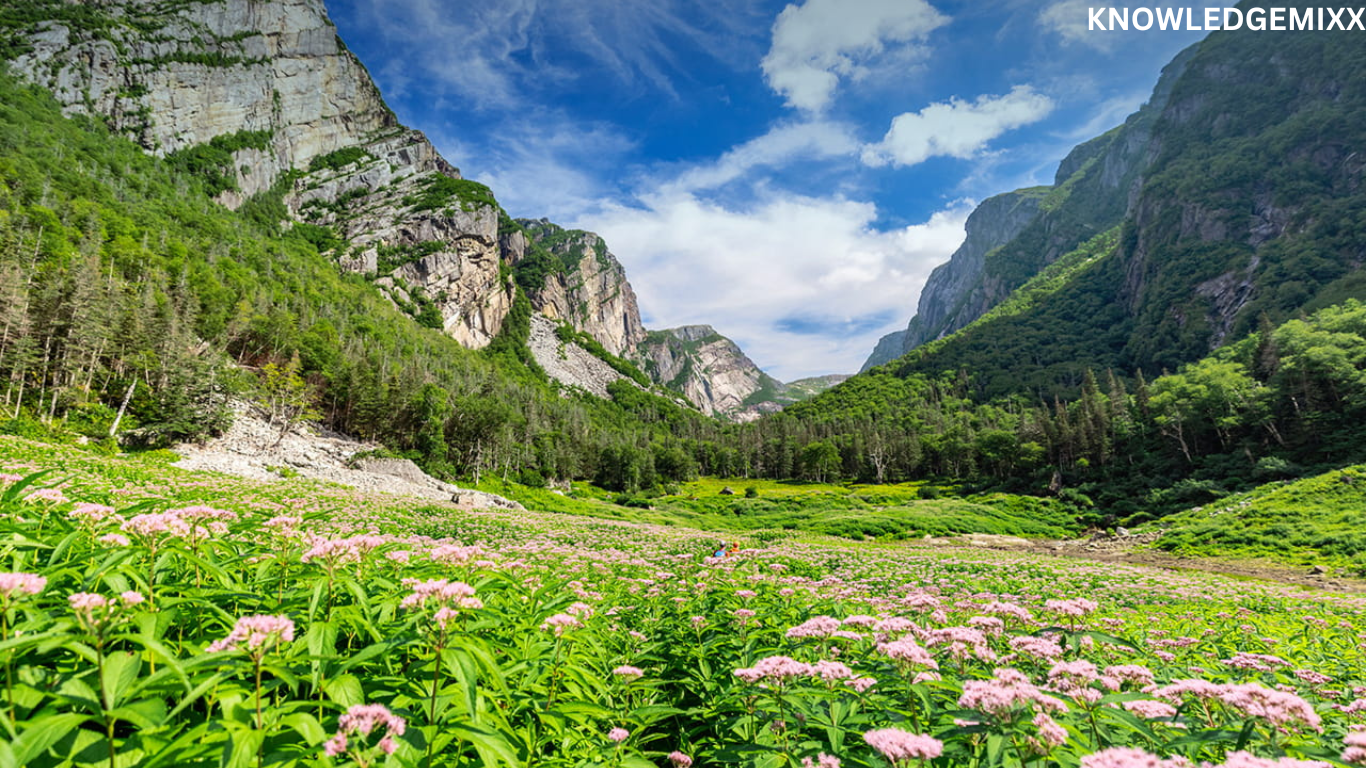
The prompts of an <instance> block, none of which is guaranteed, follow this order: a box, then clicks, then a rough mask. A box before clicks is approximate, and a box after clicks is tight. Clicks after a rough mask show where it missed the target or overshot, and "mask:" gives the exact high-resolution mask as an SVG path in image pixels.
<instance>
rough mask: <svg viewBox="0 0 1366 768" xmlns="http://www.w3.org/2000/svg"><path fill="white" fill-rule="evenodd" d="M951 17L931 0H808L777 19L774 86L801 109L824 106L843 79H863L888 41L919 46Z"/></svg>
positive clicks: (770, 77) (771, 56)
mask: <svg viewBox="0 0 1366 768" xmlns="http://www.w3.org/2000/svg"><path fill="white" fill-rule="evenodd" d="M946 23H948V17H946V16H944V15H943V14H941V13H940V12H939V11H937V10H935V9H934V7H933V6H931V5H930V4H929V3H928V2H926V1H925V0H806V2H805V3H804V4H802V5H789V6H787V8H785V9H783V12H782V13H780V14H779V15H778V19H777V21H776V22H774V24H773V42H772V46H771V47H770V48H769V51H768V55H766V56H765V57H764V60H763V70H764V77H765V78H766V79H767V81H768V84H769V87H771V88H772V89H773V90H774V91H776V92H777V93H779V94H781V95H783V96H784V97H786V98H787V102H788V104H790V105H791V106H793V107H796V108H798V109H803V110H809V111H817V110H820V109H823V108H824V107H825V106H826V105H827V104H828V103H829V102H830V100H831V98H832V97H833V96H834V93H835V89H836V88H837V87H838V85H839V83H840V79H841V78H847V79H853V80H857V79H858V78H860V77H862V76H863V75H865V74H866V73H867V71H868V70H867V68H866V66H865V65H866V63H867V61H868V60H869V59H871V58H872V57H874V56H876V55H878V54H880V53H882V52H883V51H884V50H886V49H887V47H888V46H896V47H899V48H903V49H912V50H914V49H915V48H916V47H917V46H918V45H919V44H921V43H923V42H924V41H925V39H926V38H927V37H928V36H929V34H930V33H931V32H933V31H934V30H936V29H938V28H939V27H941V26H943V25H944V24H946Z"/></svg>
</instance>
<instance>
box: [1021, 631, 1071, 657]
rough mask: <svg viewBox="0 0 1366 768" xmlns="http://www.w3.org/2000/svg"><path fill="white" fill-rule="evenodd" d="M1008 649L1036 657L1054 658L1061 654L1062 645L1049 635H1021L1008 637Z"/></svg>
mask: <svg viewBox="0 0 1366 768" xmlns="http://www.w3.org/2000/svg"><path fill="white" fill-rule="evenodd" d="M1010 649H1011V650H1013V651H1016V652H1018V653H1023V654H1025V655H1026V656H1033V657H1034V658H1036V659H1056V658H1058V657H1059V656H1062V646H1060V645H1058V642H1057V641H1056V640H1054V639H1052V638H1049V637H1035V636H1033V635H1021V636H1020V637H1012V638H1010Z"/></svg>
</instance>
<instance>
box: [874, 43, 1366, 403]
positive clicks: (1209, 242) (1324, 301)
mask: <svg viewBox="0 0 1366 768" xmlns="http://www.w3.org/2000/svg"><path fill="white" fill-rule="evenodd" d="M1183 58H1184V59H1185V60H1186V61H1187V62H1188V63H1187V64H1186V65H1185V66H1184V67H1183V68H1182V70H1183V71H1182V73H1181V75H1180V76H1179V77H1177V78H1175V80H1174V82H1172V83H1171V90H1170V95H1169V97H1168V99H1167V100H1166V106H1165V107H1164V108H1163V109H1162V110H1161V112H1160V114H1158V115H1156V116H1155V117H1154V118H1153V120H1152V130H1151V137H1150V138H1149V139H1148V141H1147V148H1146V149H1145V150H1144V155H1145V156H1147V157H1148V158H1150V159H1149V160H1148V161H1147V163H1146V166H1147V167H1146V170H1145V171H1144V173H1143V175H1142V176H1141V178H1140V180H1139V183H1138V185H1137V186H1136V187H1135V190H1134V193H1133V194H1132V196H1131V199H1130V202H1129V204H1128V206H1127V215H1126V217H1125V219H1124V226H1123V230H1122V233H1121V236H1120V237H1119V239H1118V241H1117V243H1116V245H1115V247H1114V249H1113V255H1111V256H1108V257H1105V258H1101V259H1097V260H1095V261H1094V263H1093V264H1091V265H1090V266H1089V267H1088V268H1087V269H1084V270H1078V271H1076V272H1075V273H1074V274H1073V275H1072V279H1071V280H1070V281H1069V282H1068V283H1067V284H1066V285H1063V286H1062V287H1060V288H1059V289H1058V290H1056V291H1055V292H1054V294H1053V295H1052V296H1051V297H1050V298H1049V299H1048V300H1046V301H1041V302H1036V303H1035V304H1034V306H1032V307H1031V308H1030V309H1028V310H1027V311H1024V312H1022V313H1018V314H1015V315H1013V316H1011V317H1003V318H999V319H997V320H995V321H994V322H991V323H988V324H983V325H978V326H975V327H973V328H971V329H969V331H968V332H965V333H962V334H960V335H959V336H956V337H953V338H950V339H946V340H945V343H943V344H941V345H938V346H936V348H935V349H933V350H925V351H924V352H923V353H921V354H916V353H912V354H911V355H910V356H908V357H907V358H906V359H905V360H903V361H900V362H898V363H896V364H895V368H894V369H895V370H897V371H898V372H900V373H902V374H903V375H904V374H909V373H913V372H937V371H941V370H946V369H954V370H956V369H959V368H967V369H969V370H985V371H991V372H992V374H993V377H994V379H995V380H996V382H997V383H996V384H992V385H989V386H987V387H986V388H985V389H984V390H983V394H985V395H988V396H991V395H994V394H1001V393H1004V392H1008V391H1017V390H1019V389H1020V388H1022V387H1023V388H1028V389H1032V390H1034V391H1035V392H1037V393H1040V394H1045V395H1048V394H1051V393H1055V392H1062V393H1067V392H1075V391H1077V388H1078V387H1079V386H1080V383H1081V374H1082V373H1083V372H1084V370H1085V369H1087V368H1092V369H1096V370H1103V369H1105V368H1114V369H1116V370H1119V371H1121V372H1125V373H1129V372H1133V371H1135V370H1143V371H1145V372H1147V373H1148V374H1149V375H1153V374H1156V373H1159V372H1161V371H1162V370H1163V369H1173V368H1175V367H1176V366H1178V365H1180V364H1182V363H1184V362H1189V361H1192V360H1195V359H1198V358H1199V357H1201V356H1202V355H1204V354H1207V353H1208V352H1209V351H1210V350H1212V349H1214V348H1216V347H1218V346H1219V345H1221V344H1222V343H1224V342H1225V341H1226V340H1229V339H1234V338H1238V337H1239V336H1242V335H1245V334H1246V333H1248V332H1250V331H1251V330H1253V329H1254V328H1255V327H1256V325H1257V323H1258V318H1259V317H1260V316H1262V315H1263V314H1265V315H1266V316H1267V318H1268V319H1269V321H1270V322H1272V323H1273V324H1274V323H1278V322H1280V321H1281V320H1284V319H1286V318H1289V317H1293V316H1295V315H1296V314H1297V313H1300V312H1305V311H1312V310H1314V309H1316V308H1319V307H1322V306H1326V305H1328V304H1331V303H1334V302H1338V301H1341V300H1343V299H1345V298H1349V297H1361V296H1366V274H1363V272H1362V266H1363V263H1364V260H1366V249H1364V248H1363V245H1362V242H1363V233H1364V232H1366V229H1363V225H1364V224H1366V220H1364V219H1363V216H1362V214H1361V211H1362V210H1363V206H1366V192H1364V191H1363V189H1362V175H1363V171H1364V170H1366V161H1363V160H1362V159H1361V158H1362V157H1363V155H1362V154H1360V153H1361V151H1362V150H1364V149H1366V128H1363V126H1366V87H1363V86H1362V83H1363V78H1366V51H1363V50H1362V49H1361V48H1360V46H1355V45H1352V44H1351V43H1350V41H1345V40H1342V39H1341V38H1338V37H1335V36H1332V35H1316V34H1309V33H1293V34H1285V35H1277V36H1275V37H1274V38H1267V37H1265V36H1258V35H1255V34H1252V33H1247V32H1232V33H1217V34H1214V35H1212V36H1211V37H1210V38H1209V39H1208V40H1207V41H1206V42H1205V43H1203V44H1201V45H1199V46H1197V48H1196V49H1194V50H1192V51H1190V52H1189V53H1188V54H1186V55H1185V56H1183ZM1262 62H1267V63H1266V64H1263V63H1262ZM1169 71H1170V69H1169ZM1253 72H1255V73H1256V74H1252V73H1253ZM1130 122H1131V123H1132V122H1133V120H1132V119H1131V121H1130ZM1123 135H1124V134H1121V136H1123ZM1077 200H1078V196H1077V195H1075V194H1074V195H1072V196H1071V197H1069V198H1068V199H1067V200H1066V201H1064V202H1063V203H1062V205H1061V206H1060V208H1059V210H1060V211H1066V210H1067V209H1069V208H1071V207H1072V206H1073V205H1074V204H1075V203H1074V201H1077ZM1079 202H1080V203H1081V204H1082V205H1091V202H1090V201H1089V200H1087V199H1085V198H1084V197H1083V198H1082V199H1081V200H1080V201H1079ZM1024 238H1025V235H1022V236H1021V238H1017V241H1016V242H1015V243H1012V244H1011V245H1008V246H1006V248H1003V249H1002V251H1001V252H1005V251H1007V250H1010V249H1014V248H1017V243H1019V242H1020V241H1021V240H1023V239H1024Z"/></svg>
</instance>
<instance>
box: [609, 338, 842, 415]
mask: <svg viewBox="0 0 1366 768" xmlns="http://www.w3.org/2000/svg"><path fill="white" fill-rule="evenodd" d="M635 360H636V362H637V363H638V364H639V365H640V367H641V370H643V371H645V372H646V373H647V374H648V375H649V376H650V378H651V379H653V380H654V381H656V382H658V383H659V384H662V385H663V386H665V387H667V388H668V389H670V390H673V391H674V392H678V393H681V394H682V395H684V396H685V397H687V398H688V400H689V401H690V402H692V403H693V404H695V405H696V406H697V407H698V408H699V409H701V410H702V411H703V412H704V413H707V414H708V415H712V416H719V417H721V418H725V419H729V420H731V421H741V422H745V421H753V420H754V419H757V418H759V417H760V416H762V415H764V414H766V413H775V412H777V411H780V410H782V409H783V407H784V406H786V405H790V404H792V403H794V402H797V401H799V400H805V399H807V398H809V397H813V396H815V395H817V394H819V393H821V392H824V391H825V390H827V389H829V388H830V387H833V386H835V385H836V384H839V383H840V382H842V381H844V380H845V379H847V378H849V377H848V376H843V375H830V376H819V377H815V378H810V379H802V380H800V381H795V382H792V383H791V384H784V383H782V382H781V381H778V380H777V379H775V378H773V377H772V376H769V375H768V374H767V373H764V372H763V371H761V370H760V369H759V367H758V366H757V365H755V364H754V361H753V360H750V359H749V357H748V356H747V355H745V353H744V352H743V351H742V350H741V349H740V347H739V346H738V345H737V344H736V343H735V342H733V341H731V340H730V339H728V338H726V337H725V336H722V335H721V334H719V333H717V332H716V329H714V328H712V327H711V326H709V325H686V326H683V327H681V328H672V329H670V330H666V331H651V332H650V333H649V334H648V335H647V337H646V338H645V340H644V342H642V343H641V344H640V346H639V347H637V349H636V353H635Z"/></svg>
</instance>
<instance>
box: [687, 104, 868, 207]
mask: <svg viewBox="0 0 1366 768" xmlns="http://www.w3.org/2000/svg"><path fill="white" fill-rule="evenodd" d="M859 146H860V145H859V141H858V139H857V138H855V137H854V128H853V127H852V126H850V125H848V124H846V123H835V122H828V121H822V120H817V121H812V122H802V123H789V124H784V125H778V126H776V127H774V128H771V129H770V130H769V131H768V133H765V134H764V135H762V136H759V137H758V138H754V139H750V140H749V141H747V142H745V143H744V144H740V145H739V146H736V147H734V148H732V149H730V150H729V151H727V152H726V153H725V154H723V155H721V157H720V158H718V159H717V160H716V161H715V162H713V163H710V164H706V165H695V166H692V167H690V168H688V169H687V170H685V171H684V172H682V173H680V174H679V175H678V176H677V177H676V178H675V179H673V180H672V181H669V182H667V183H665V184H664V185H662V189H661V193H662V194H666V195H667V194H669V193H672V192H693V191H697V190H704V189H715V188H717V187H721V186H724V185H726V184H729V183H730V182H732V181H736V180H737V179H741V178H744V177H745V176H746V175H747V174H749V173H751V172H752V171H755V170H758V169H763V168H772V167H780V166H784V165H787V164H788V163H790V162H792V161H794V160H797V159H801V160H804V161H812V160H823V159H829V158H835V157H843V156H852V155H855V154H857V153H858V151H859Z"/></svg>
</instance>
